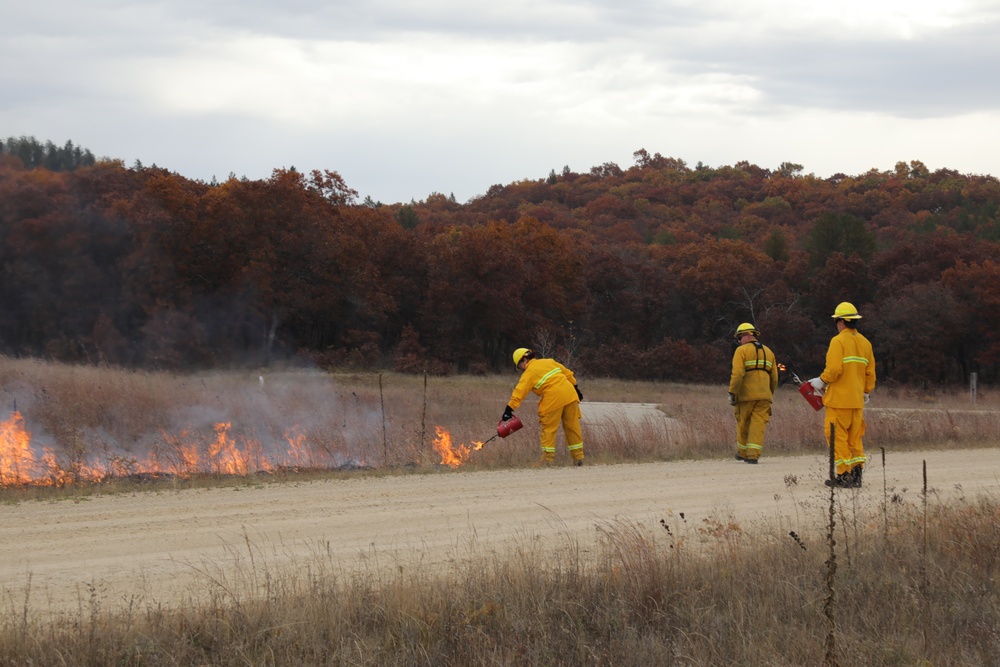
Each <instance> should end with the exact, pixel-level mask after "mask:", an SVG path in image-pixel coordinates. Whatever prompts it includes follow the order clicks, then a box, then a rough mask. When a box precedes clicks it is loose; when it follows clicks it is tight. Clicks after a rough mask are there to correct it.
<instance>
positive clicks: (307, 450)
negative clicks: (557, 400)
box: [0, 357, 1000, 495]
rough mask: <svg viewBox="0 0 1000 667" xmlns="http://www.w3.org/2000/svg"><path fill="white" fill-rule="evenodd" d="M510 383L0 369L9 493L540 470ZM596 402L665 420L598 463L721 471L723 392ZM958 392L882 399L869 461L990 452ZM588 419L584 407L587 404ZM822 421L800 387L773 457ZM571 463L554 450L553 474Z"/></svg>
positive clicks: (983, 415) (658, 387) (779, 421)
mask: <svg viewBox="0 0 1000 667" xmlns="http://www.w3.org/2000/svg"><path fill="white" fill-rule="evenodd" d="M515 382H516V377H515V375H514V374H513V373H511V374H510V375H509V376H508V375H498V376H489V377H445V378H438V377H435V378H429V379H428V378H424V377H421V376H406V375H398V374H329V373H321V372H314V371H306V370H288V371H283V372H269V373H266V374H261V373H251V372H227V373H221V372H220V373H211V374H196V375H173V374H166V373H146V372H134V371H127V370H121V369H114V368H95V367H77V366H65V365H59V364H51V363H47V362H42V361H37V360H14V359H9V358H3V357H0V494H8V495H9V493H11V492H14V493H18V492H23V491H25V490H26V489H28V488H31V487H50V488H64V487H67V486H69V487H73V488H74V492H79V491H81V490H82V489H84V488H86V487H91V488H98V489H99V488H104V489H110V488H115V487H117V486H121V485H123V484H125V485H127V484H128V483H129V482H130V481H135V482H139V483H142V484H150V483H155V482H167V483H170V484H172V485H177V484H178V483H181V484H198V483H214V482H216V481H218V480H221V479H225V478H229V477H238V478H245V479H248V480H253V481H258V480H259V479H262V478H263V479H284V478H286V477H287V476H288V475H289V474H294V473H295V472H296V471H302V472H303V473H304V474H305V473H308V474H310V475H316V474H322V473H323V472H324V471H326V472H329V473H331V474H335V473H339V472H344V471H348V472H349V471H359V470H363V471H369V472H371V473H373V474H379V473H385V472H395V471H399V470H409V471H423V472H427V471H434V470H436V469H439V468H440V467H442V466H447V467H450V468H468V469H490V468H503V467H517V466H526V465H530V464H531V463H533V462H534V461H536V460H537V458H538V425H537V423H536V422H535V420H534V418H533V415H532V412H533V410H534V403H533V402H531V401H529V402H528V403H527V404H526V405H525V406H523V408H522V410H521V416H522V418H523V421H524V422H525V428H524V429H523V430H522V431H520V432H518V433H517V434H515V435H513V436H511V437H509V438H507V439H494V440H493V441H492V442H489V443H488V444H487V445H486V446H482V444H481V443H483V442H484V441H488V440H489V438H490V437H491V436H493V435H495V433H496V427H495V424H496V419H497V416H498V414H499V413H500V412H501V411H502V408H503V406H504V404H505V402H506V400H507V398H508V396H509V394H510V390H511V388H512V387H513V385H514V383H515ZM581 384H582V386H583V387H584V390H585V393H586V396H587V398H588V400H589V401H603V402H641V403H649V404H655V405H657V406H659V409H660V410H661V411H662V413H663V414H665V415H666V416H668V417H669V418H670V421H668V422H664V421H663V420H659V419H656V420H649V419H646V420H635V419H629V418H626V417H624V416H622V417H621V418H620V419H619V418H613V419H610V420H609V421H607V422H606V423H604V424H602V425H601V427H600V428H587V427H586V424H585V432H584V436H585V438H586V454H587V458H588V461H589V462H592V463H593V462H596V463H617V462H624V461H652V460H677V459H684V458H699V457H727V456H729V454H730V452H731V450H732V449H733V447H734V445H733V429H734V424H733V417H732V414H731V411H730V408H729V407H728V405H727V403H726V392H725V388H724V387H723V386H722V385H721V384H720V386H704V385H699V386H688V385H677V384H664V383H653V382H624V381H620V380H602V379H588V378H586V377H581ZM997 403H998V399H997V398H996V396H995V395H993V394H992V393H991V392H989V391H985V390H981V391H980V392H979V396H978V401H977V405H975V406H971V405H970V404H969V397H968V396H966V395H965V394H964V393H962V392H954V393H945V392H942V393H940V394H937V395H934V396H929V395H927V394H926V393H913V394H911V393H907V392H904V391H901V390H898V389H896V390H892V391H886V392H876V394H875V397H874V399H873V404H872V406H871V407H870V408H869V411H868V413H867V415H868V434H867V436H866V443H867V444H868V446H869V447H870V448H872V449H874V448H876V447H880V446H881V447H892V448H895V449H897V450H898V449H906V448H914V447H927V446H951V445H961V446H964V447H970V446H994V445H996V444H997V441H998V437H997V434H998V433H1000V410H998V408H1000V405H998V404H997ZM583 410H584V421H585V422H586V419H587V403H586V402H585V403H584V404H583ZM820 429H821V416H820V415H819V414H818V413H816V412H814V411H812V410H811V409H810V408H809V407H808V406H807V405H806V403H805V402H804V401H802V400H801V397H799V396H798V394H797V393H796V392H795V391H794V389H793V388H791V387H788V386H785V387H782V388H781V389H780V390H779V392H778V395H777V397H776V399H775V402H774V416H773V418H772V420H771V423H770V425H769V427H768V433H767V440H766V442H765V456H774V455H780V454H799V453H806V452H813V451H816V449H817V447H822V436H821V434H820ZM567 460H568V456H567V453H566V451H565V448H564V447H563V446H562V445H561V444H560V446H559V448H558V450H557V463H566V462H567Z"/></svg>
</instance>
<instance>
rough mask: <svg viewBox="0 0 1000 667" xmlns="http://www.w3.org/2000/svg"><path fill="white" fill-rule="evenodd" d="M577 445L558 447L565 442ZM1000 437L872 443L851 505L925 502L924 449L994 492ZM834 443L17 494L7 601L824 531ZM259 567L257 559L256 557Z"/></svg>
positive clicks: (5, 554)
mask: <svg viewBox="0 0 1000 667" xmlns="http://www.w3.org/2000/svg"><path fill="white" fill-rule="evenodd" d="M564 453H565V452H561V454H564ZM998 454H1000V450H997V449H974V450H958V451H924V452H899V453H892V452H890V453H887V455H886V465H885V467H884V468H883V465H882V461H881V456H880V455H879V456H876V457H873V459H872V460H871V461H870V462H869V464H868V467H867V468H866V470H865V485H864V488H863V489H861V490H859V491H853V490H837V491H836V494H837V495H838V497H841V498H850V499H851V501H852V505H851V506H852V507H854V508H857V507H859V506H860V507H868V508H871V509H872V510H876V509H877V508H879V507H881V506H882V503H883V502H885V501H886V500H889V501H890V506H894V505H892V504H893V503H903V504H910V505H919V503H921V502H922V496H921V489H922V486H923V474H924V473H923V465H924V462H926V469H927V479H928V487H929V488H930V489H932V491H933V492H934V493H933V494H931V495H929V497H930V498H931V499H932V502H941V501H945V500H949V499H955V498H962V497H964V498H967V499H970V500H971V499H973V498H975V497H976V496H978V495H981V494H991V495H993V496H994V497H995V496H996V493H997V492H998V490H1000V479H998V474H997V470H998V468H997V466H996V465H995V463H994V462H995V461H997V460H998ZM827 465H828V463H827V458H826V456H825V452H817V453H816V454H814V455H807V456H790V457H767V456H766V454H765V457H764V458H763V459H762V460H761V462H760V463H759V464H758V465H756V466H750V465H747V464H745V463H742V462H740V461H737V460H735V459H728V460H703V461H679V462H662V463H646V464H620V465H595V464H592V463H591V462H590V461H588V462H587V464H586V465H584V466H583V467H579V468H578V467H572V466H570V465H568V462H567V463H565V464H557V465H555V466H553V467H547V468H535V469H522V470H502V471H483V472H476V471H472V470H462V469H458V470H452V469H450V468H444V467H442V468H441V469H440V470H435V471H434V472H432V473H430V474H405V475H399V476H385V477H365V476H361V475H359V476H358V477H357V478H351V479H341V480H325V481H314V482H301V483H284V484H260V485H257V486H243V487H238V488H214V489H194V490H180V491H175V490H160V491H150V492H141V493H135V494H131V495H124V494H123V495H108V496H95V497H88V498H82V497H81V498H77V499H70V500H59V501H31V502H21V503H18V504H15V505H9V506H6V507H5V508H4V510H3V515H4V518H3V521H2V525H0V582H2V586H3V588H2V591H0V603H2V605H3V609H4V612H5V613H16V614H18V615H20V614H22V613H24V612H25V610H26V609H27V610H29V613H30V614H38V615H45V614H60V613H63V612H67V613H80V612H81V611H86V612H88V613H90V612H92V611H94V610H97V609H100V610H108V609H112V608H125V607H132V608H135V607H136V606H138V607H139V608H145V607H147V606H152V605H157V604H163V605H168V606H169V605H176V604H181V603H183V602H184V600H187V599H192V598H194V597H197V596H198V595H199V594H204V593H205V592H206V591H207V590H210V589H212V587H213V586H217V585H221V586H226V585H230V583H231V581H230V579H229V577H230V574H228V573H231V572H236V571H240V570H242V571H243V573H244V576H245V575H246V573H247V572H248V571H251V572H253V571H258V570H263V569H266V570H268V571H269V572H272V573H274V572H276V571H277V569H278V568H283V567H296V566H304V565H305V564H307V563H309V562H310V560H311V559H315V558H323V559H324V560H325V562H328V563H330V562H332V563H335V564H336V566H337V567H338V568H341V569H342V570H343V571H345V572H353V571H357V570H359V569H365V568H368V569H372V568H392V569H394V570H399V569H406V568H412V569H419V568H427V569H428V570H435V569H437V570H440V569H442V568H448V567H452V566H454V564H455V563H456V561H459V560H464V559H468V558H478V557H484V556H488V555H490V554H492V553H495V552H499V553H506V550H507V549H508V548H510V547H512V546H516V545H524V544H525V543H526V542H528V541H530V542H531V543H532V545H533V548H537V547H538V545H542V546H543V548H552V549H555V548H557V547H559V546H560V545H563V546H564V545H565V544H567V541H566V540H567V539H569V540H573V541H574V543H576V544H579V545H580V547H581V548H582V549H583V550H585V551H587V550H591V549H592V548H593V546H594V545H595V544H596V541H597V539H598V537H599V534H600V533H601V528H602V527H613V526H616V525H622V523H624V524H626V525H638V526H641V527H643V528H644V529H648V530H650V531H659V530H661V527H660V521H661V520H663V521H665V522H667V523H668V525H670V526H674V527H675V530H677V529H683V530H687V531H689V532H690V531H694V530H696V529H697V527H698V526H701V525H704V522H706V521H708V522H713V521H723V520H724V521H726V522H729V521H736V522H739V523H740V524H741V525H755V524H758V523H767V524H777V525H778V526H779V527H780V528H782V529H783V530H794V531H795V532H796V533H797V534H798V535H799V536H800V537H801V538H802V539H804V540H806V541H807V542H810V541H811V542H812V543H814V544H817V545H819V544H822V543H823V539H824V535H825V529H824V526H825V521H826V520H827V516H826V512H827V511H828V501H829V497H830V495H829V494H830V490H829V489H828V488H826V487H825V486H824V485H823V479H824V478H825V475H826V470H827ZM258 574H259V572H258Z"/></svg>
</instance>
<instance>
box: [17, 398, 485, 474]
mask: <svg viewBox="0 0 1000 667" xmlns="http://www.w3.org/2000/svg"><path fill="white" fill-rule="evenodd" d="M160 435H161V441H160V442H159V443H157V444H155V445H153V446H152V448H151V450H150V451H149V453H148V454H147V455H145V457H144V458H137V457H135V456H132V455H131V454H128V453H122V452H119V453H113V452H107V451H104V452H103V457H104V459H103V460H101V461H99V462H98V461H94V460H89V459H88V457H87V455H86V454H85V453H84V454H79V455H76V456H73V455H67V454H66V453H57V451H56V450H53V449H50V448H46V447H41V446H38V445H37V444H33V443H32V438H31V434H30V433H29V432H28V430H27V429H26V428H25V422H24V417H23V416H22V415H21V413H20V412H18V411H16V410H15V411H14V413H13V414H12V415H11V416H10V418H9V419H7V420H6V421H3V422H0V487H7V486H25V485H34V486H62V485H66V484H72V483H78V482H83V481H87V482H99V481H103V480H106V479H108V478H115V477H128V476H135V475H139V476H144V477H152V478H157V477H163V476H168V477H169V476H177V477H190V476H193V475H197V474H206V473H208V474H217V475H219V474H222V475H242V476H246V475H250V474H254V473H257V472H270V471H273V470H275V469H276V468H278V467H279V465H280V466H286V467H288V468H290V469H293V470H295V469H299V468H304V467H313V468H322V467H330V468H335V467H338V466H337V464H338V463H339V461H338V457H337V454H336V453H335V452H332V451H330V450H329V449H326V450H324V451H322V452H314V450H313V449H312V448H310V447H309V442H308V437H307V434H306V433H304V432H302V431H301V429H300V428H299V427H298V426H294V427H292V428H291V429H289V430H287V431H286V432H285V433H284V435H283V437H284V439H285V440H286V441H287V443H288V447H287V449H283V448H282V447H281V446H280V445H279V444H278V443H277V442H274V443H271V444H269V445H267V444H265V443H263V442H261V441H260V440H257V439H255V438H253V437H249V436H246V435H240V436H234V434H233V428H232V423H230V422H219V423H216V424H215V425H214V437H212V438H211V439H207V440H206V438H205V437H204V436H200V437H199V436H198V435H197V434H191V433H189V432H188V431H186V430H182V431H180V432H179V433H177V434H171V433H167V432H163V433H161V434H160ZM269 449H270V451H271V455H270V456H269ZM467 451H468V450H466V453H467ZM68 456H69V460H67V458H68Z"/></svg>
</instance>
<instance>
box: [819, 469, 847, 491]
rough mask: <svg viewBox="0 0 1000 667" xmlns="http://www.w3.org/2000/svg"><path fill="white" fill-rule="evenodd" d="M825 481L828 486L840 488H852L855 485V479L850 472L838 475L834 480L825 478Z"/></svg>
mask: <svg viewBox="0 0 1000 667" xmlns="http://www.w3.org/2000/svg"><path fill="white" fill-rule="evenodd" d="M823 483H824V484H826V485H827V486H835V487H837V488H838V489H850V488H852V486H853V483H854V479H853V476H852V475H851V473H850V472H844V473H840V474H839V475H837V477H836V478H835V479H834V480H833V481H830V480H828V479H827V480H823Z"/></svg>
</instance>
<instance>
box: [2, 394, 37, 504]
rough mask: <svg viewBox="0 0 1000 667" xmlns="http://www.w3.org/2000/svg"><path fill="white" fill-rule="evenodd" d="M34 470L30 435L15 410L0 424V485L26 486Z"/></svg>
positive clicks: (19, 414) (22, 418) (22, 419)
mask: <svg viewBox="0 0 1000 667" xmlns="http://www.w3.org/2000/svg"><path fill="white" fill-rule="evenodd" d="M34 468H35V454H34V452H33V451H32V450H31V434H30V433H28V431H26V430H25V428H24V417H22V416H21V413H20V412H18V411H17V410H15V411H14V414H12V415H11V417H10V419H8V420H7V421H4V422H0V485H2V486H8V485H11V484H26V483H28V482H30V481H31V477H32V474H31V473H32V471H33V469H34Z"/></svg>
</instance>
